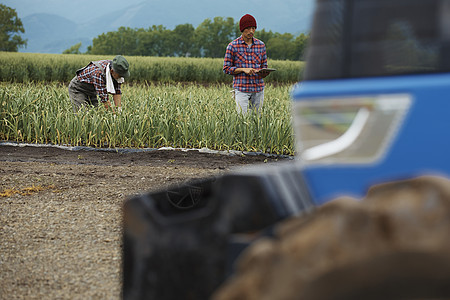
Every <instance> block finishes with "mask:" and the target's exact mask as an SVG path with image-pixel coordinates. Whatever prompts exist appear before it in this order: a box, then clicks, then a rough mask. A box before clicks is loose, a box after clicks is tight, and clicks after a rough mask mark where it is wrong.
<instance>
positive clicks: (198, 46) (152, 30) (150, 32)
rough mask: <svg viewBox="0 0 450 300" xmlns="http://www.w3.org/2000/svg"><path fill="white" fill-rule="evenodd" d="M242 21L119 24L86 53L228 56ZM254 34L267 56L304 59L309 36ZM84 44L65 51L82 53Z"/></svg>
mask: <svg viewBox="0 0 450 300" xmlns="http://www.w3.org/2000/svg"><path fill="white" fill-rule="evenodd" d="M240 35H241V32H240V31H239V24H238V23H237V22H234V20H233V18H222V17H215V18H214V19H213V20H211V19H206V20H204V21H203V22H202V23H201V24H200V25H199V26H198V27H197V28H194V26H193V25H191V24H181V25H177V26H176V27H175V28H174V29H173V30H170V29H167V28H166V27H164V26H162V25H153V26H151V27H149V28H147V29H144V28H130V27H120V28H119V29H118V30H117V31H112V32H107V33H102V34H101V35H99V36H97V37H96V38H94V39H93V42H92V45H90V46H88V48H87V52H86V54H94V55H104V54H108V55H115V54H118V53H120V54H122V55H129V56H159V57H162V56H166V57H167V56H169V57H170V56H173V57H210V58H219V57H223V56H224V55H225V49H226V47H227V45H228V43H229V42H231V41H232V40H233V39H235V38H237V37H239V36H240ZM255 37H256V38H258V39H260V40H262V41H263V42H264V43H265V44H266V49H267V56H268V58H269V59H273V60H303V58H304V52H305V49H306V45H307V42H308V39H309V35H307V34H304V33H301V34H300V35H298V36H294V35H293V34H291V33H283V34H281V33H278V32H272V31H266V30H265V29H262V30H258V31H257V32H256V33H255ZM80 47H81V43H78V44H76V45H74V46H72V47H70V48H69V49H67V50H65V51H64V52H63V53H65V54H74V53H75V54H76V53H80V51H79V49H80Z"/></svg>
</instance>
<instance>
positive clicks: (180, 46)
mask: <svg viewBox="0 0 450 300" xmlns="http://www.w3.org/2000/svg"><path fill="white" fill-rule="evenodd" d="M171 42H172V44H173V45H172V49H173V50H174V54H175V56H199V55H200V51H199V49H198V47H196V46H195V28H194V26H192V25H191V24H183V25H177V26H176V27H175V29H174V30H173V39H172V40H171Z"/></svg>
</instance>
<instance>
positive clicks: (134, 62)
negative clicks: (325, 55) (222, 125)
mask: <svg viewBox="0 0 450 300" xmlns="http://www.w3.org/2000/svg"><path fill="white" fill-rule="evenodd" d="M126 58H127V60H128V61H129V63H130V72H131V77H130V78H129V80H128V82H131V83H135V82H160V83H176V82H198V83H227V84H229V83H231V81H232V77H231V76H230V75H226V74H224V73H223V72H222V65H223V59H220V58H215V59H213V58H185V57H138V56H130V57H126ZM100 59H113V57H109V56H98V55H74V54H35V53H17V52H0V65H1V66H2V67H1V68H0V81H3V82H24V83H26V82H53V81H59V82H69V81H70V80H71V79H72V78H73V77H74V76H75V71H76V70H78V69H80V68H82V67H84V66H85V65H87V64H88V63H89V62H90V61H93V60H100ZM268 64H269V67H272V68H276V69H277V72H274V73H272V74H271V75H270V76H268V77H266V79H265V82H267V83H270V82H273V83H281V84H292V83H295V82H297V81H299V79H300V78H299V74H301V71H302V69H303V62H300V61H276V60H274V61H269V62H268Z"/></svg>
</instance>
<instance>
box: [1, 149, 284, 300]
mask: <svg viewBox="0 0 450 300" xmlns="http://www.w3.org/2000/svg"><path fill="white" fill-rule="evenodd" d="M275 160H278V159H277V158H267V157H265V156H226V155H219V154H206V153H200V152H198V151H189V152H182V151H176V150H170V151H159V150H158V151H151V152H143V153H127V154H123V153H116V152H103V151H67V150H62V149H58V148H49V147H17V146H3V145H2V146H0V193H1V197H0V240H1V243H0V274H1V281H0V298H1V299H120V292H121V244H122V241H121V238H122V236H121V230H122V228H121V208H122V204H123V201H124V200H125V199H126V198H127V197H130V196H132V195H135V194H139V193H143V192H148V191H153V190H159V189H164V188H165V187H167V186H169V185H172V184H175V183H180V182H183V181H185V180H187V179H191V178H200V177H203V178H205V177H209V176H216V175H219V174H223V173H224V172H227V171H229V170H230V169H231V168H233V167H235V166H245V165H247V164H255V163H263V162H268V161H269V162H272V161H275Z"/></svg>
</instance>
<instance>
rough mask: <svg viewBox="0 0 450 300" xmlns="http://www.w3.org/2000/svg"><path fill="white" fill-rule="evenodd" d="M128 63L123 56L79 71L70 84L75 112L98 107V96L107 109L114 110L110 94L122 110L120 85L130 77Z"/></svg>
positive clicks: (93, 63) (93, 64) (91, 64)
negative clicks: (84, 108)
mask: <svg viewBox="0 0 450 300" xmlns="http://www.w3.org/2000/svg"><path fill="white" fill-rule="evenodd" d="M128 67H129V64H128V61H127V60H126V59H125V58H124V57H123V56H121V55H117V56H116V57H115V58H114V59H113V60H99V61H92V62H90V63H89V64H88V65H87V66H86V67H84V68H82V69H80V70H78V71H77V72H76V75H75V77H74V78H73V79H72V80H71V81H70V84H69V97H70V100H71V101H72V106H73V111H74V112H77V111H78V110H80V109H81V108H82V107H86V106H88V105H92V106H98V99H97V96H98V97H99V98H100V101H101V102H102V103H103V105H104V106H105V108H106V109H109V108H111V109H113V108H112V106H111V102H110V101H109V97H108V94H112V95H113V100H114V105H115V107H116V108H117V110H118V111H120V110H121V109H122V105H121V99H122V91H121V90H120V85H121V84H122V83H123V82H124V81H125V79H124V78H128V77H129V76H130V72H129V71H128Z"/></svg>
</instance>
